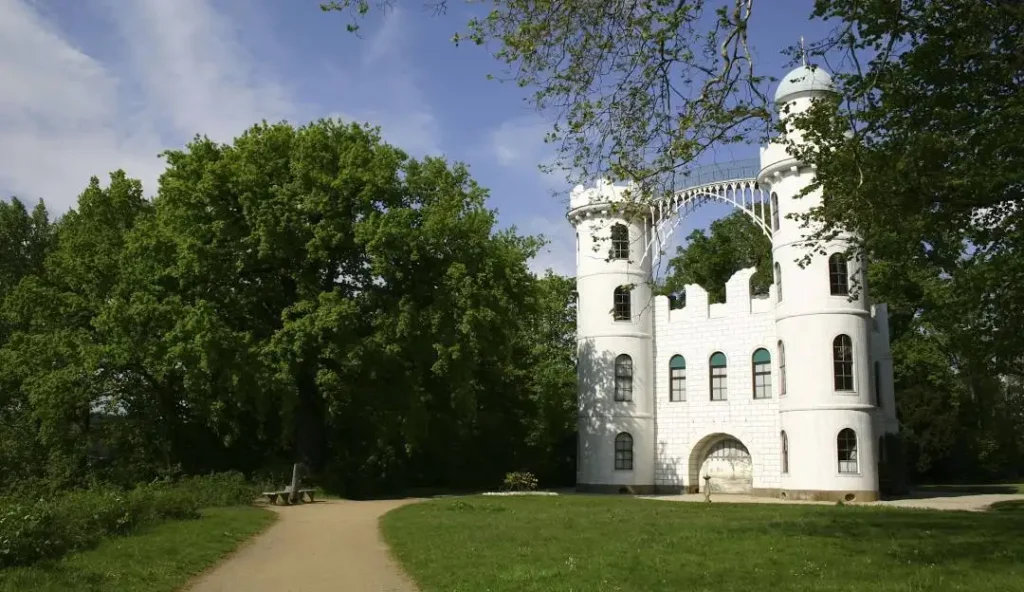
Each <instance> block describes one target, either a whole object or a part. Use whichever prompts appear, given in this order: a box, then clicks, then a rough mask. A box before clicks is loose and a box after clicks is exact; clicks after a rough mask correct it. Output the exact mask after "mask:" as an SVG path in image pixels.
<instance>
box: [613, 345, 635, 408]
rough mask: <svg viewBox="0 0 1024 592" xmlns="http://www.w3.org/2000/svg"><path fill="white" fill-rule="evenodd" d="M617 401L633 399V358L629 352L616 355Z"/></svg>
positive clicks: (628, 401) (615, 394)
mask: <svg viewBox="0 0 1024 592" xmlns="http://www.w3.org/2000/svg"><path fill="white" fill-rule="evenodd" d="M613 398H614V399H615V402H616V403H630V402H632V401H633V358H632V356H630V355H629V354H619V355H618V356H616V357H615V392H614V396H613Z"/></svg>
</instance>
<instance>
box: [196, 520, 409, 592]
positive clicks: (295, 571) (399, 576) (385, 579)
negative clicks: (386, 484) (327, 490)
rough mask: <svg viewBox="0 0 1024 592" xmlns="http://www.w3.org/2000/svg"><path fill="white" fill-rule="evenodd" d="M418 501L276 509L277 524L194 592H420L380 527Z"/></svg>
mask: <svg viewBox="0 0 1024 592" xmlns="http://www.w3.org/2000/svg"><path fill="white" fill-rule="evenodd" d="M413 501H417V500H398V501H391V500H388V501H366V502H355V501H337V500H328V501H324V502H317V503H315V504H303V505H298V506H283V507H273V506H271V507H270V509H272V510H274V511H275V512H277V513H278V520H277V522H276V523H275V524H274V525H273V526H271V527H270V528H269V529H268V530H267V531H266V532H264V533H263V534H261V535H259V536H258V537H256V538H255V539H254V540H252V541H251V542H250V543H248V544H247V545H244V546H243V547H242V548H241V549H239V550H238V551H237V552H236V553H235V554H233V555H232V556H231V557H230V558H229V559H228V560H227V561H225V562H223V563H221V564H220V565H218V566H216V567H214V568H213V569H211V570H210V571H208V572H206V573H204V574H203V575H201V576H199V577H198V578H197V579H196V580H195V581H194V582H192V585H191V586H190V587H188V588H186V589H187V590H188V591H189V592H229V591H230V592H239V591H243V590H244V591H245V592H319V591H320V590H331V591H332V592H337V591H340V592H346V591H351V592H384V591H387V592H415V591H416V586H415V584H413V583H412V580H410V579H409V578H408V576H406V575H405V574H403V573H402V571H401V570H400V569H399V567H398V565H397V564H396V563H395V561H394V560H392V558H391V555H390V553H389V552H388V548H387V545H385V544H384V541H383V539H382V538H381V536H380V531H379V530H378V527H377V520H378V518H380V516H381V515H382V514H384V513H385V512H387V511H388V510H391V509H393V508H397V507H399V506H402V505H404V504H407V503H410V502H413Z"/></svg>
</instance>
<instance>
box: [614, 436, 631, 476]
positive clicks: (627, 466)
mask: <svg viewBox="0 0 1024 592" xmlns="http://www.w3.org/2000/svg"><path fill="white" fill-rule="evenodd" d="M627 442H628V445H627ZM620 444H621V446H620ZM614 451H615V454H614V458H615V470H616V471H632V470H633V435H632V434H630V433H629V432H619V433H618V434H615V445H614Z"/></svg>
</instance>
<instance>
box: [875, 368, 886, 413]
mask: <svg viewBox="0 0 1024 592" xmlns="http://www.w3.org/2000/svg"><path fill="white" fill-rule="evenodd" d="M874 372H875V377H874V378H875V381H874V382H875V407H878V408H879V409H882V408H884V407H885V405H883V404H882V378H881V374H882V364H881V363H880V362H879V361H878V360H875V364H874Z"/></svg>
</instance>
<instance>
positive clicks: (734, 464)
mask: <svg viewBox="0 0 1024 592" xmlns="http://www.w3.org/2000/svg"><path fill="white" fill-rule="evenodd" d="M695 452H697V454H696V455H694V456H696V459H695V460H696V461H697V463H694V464H695V466H697V467H699V469H698V472H697V484H698V487H699V488H700V491H704V486H705V484H706V483H707V481H706V480H705V479H704V477H705V476H708V477H711V480H710V483H711V492H712V493H751V491H752V490H753V487H754V463H753V461H752V460H751V458H750V451H748V450H747V447H746V446H744V445H743V443H742V442H740V441H739V440H737V439H736V438H734V437H732V436H729V435H726V434H720V435H719V436H718V437H716V438H711V439H709V440H708V441H707V442H704V443H702V444H699V445H698V446H697V449H696V450H695Z"/></svg>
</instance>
